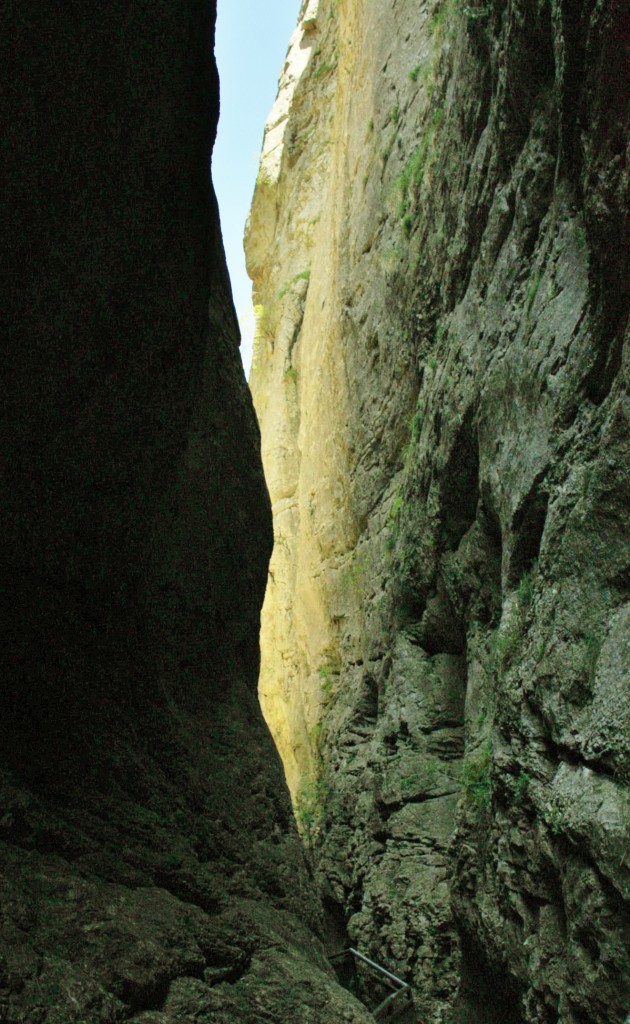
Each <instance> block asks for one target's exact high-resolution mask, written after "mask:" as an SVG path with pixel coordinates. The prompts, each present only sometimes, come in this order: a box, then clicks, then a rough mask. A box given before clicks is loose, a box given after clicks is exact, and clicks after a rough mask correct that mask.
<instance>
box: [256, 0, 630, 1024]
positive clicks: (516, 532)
mask: <svg viewBox="0 0 630 1024" xmlns="http://www.w3.org/2000/svg"><path fill="white" fill-rule="evenodd" d="M309 7H310V5H309ZM306 13H307V5H306V4H304V5H303V7H302V14H301V21H300V23H299V25H298V29H297V33H296V35H295V36H294V39H293V43H292V47H293V49H294V50H295V51H296V52H299V53H300V55H301V62H300V63H299V64H297V63H296V64H295V70H294V66H293V65H292V63H291V61H289V63H288V64H287V65H286V66H285V69H284V72H283V77H282V79H281V83H280V94H279V99H278V106H277V108H276V110H275V113H274V115H273V116H272V120H271V121H270V123H269V125H268V128H267V132H266V136H265V146H264V151H263V156H262V161H261V168H260V175H259V179H258V184H257V189H256V193H255V196H254V201H253V206H252V211H251V216H250V222H249V226H248V231H247V234H246V250H247V254H248V261H249V269H250V273H251V276H252V279H253V282H254V295H255V301H256V303H257V308H258V330H257V339H256V347H255V357H254V359H255V362H254V368H253V371H252V377H251V385H252V390H253V394H254V402H255V405H256V409H257V412H258V416H259V421H260V424H261V431H262V451H263V462H264V465H265V470H266V476H267V480H268V485H269V489H270V494H271V500H272V506H273V513H274V523H275V548H274V553H273V556H272V560H271V565H270V576H269V583H268V589H267V596H266V599H265V605H264V609H263V623H262V669H261V682H260V692H261V699H262V703H263V708H264V711H265V715H266V717H267V720H268V722H269V724H270V727H271V730H272V733H273V735H274V738H275V740H276V743H277V745H278V748H279V750H280V752H281V755H282V758H283V761H284V764H285V770H286V775H287V780H288V782H289V786H290V789H291V791H292V795H293V800H294V806H295V809H296V813H297V817H298V823H299V825H300V829H301V831H302V834H303V837H304V839H305V840H306V842H307V844H308V846H309V847H310V850H311V856H312V859H313V862H314V864H315V866H316V870H317V873H318V876H319V879H320V883H321V887H322V891H323V893H324V896H325V899H326V902H327V905H328V908H329V910H331V911H334V912H336V914H337V916H338V919H339V920H341V919H343V921H345V924H346V926H347V930H348V933H349V936H350V938H351V939H352V941H353V943H354V944H355V945H358V946H359V947H360V948H362V949H363V950H364V951H365V952H366V953H369V954H372V955H373V956H374V957H375V959H377V960H378V961H380V962H382V963H385V964H388V965H389V966H390V967H391V968H393V969H395V970H396V971H397V972H399V973H401V974H403V975H404V976H405V977H406V978H407V979H408V980H410V981H412V982H413V984H414V985H415V987H416V991H417V1005H418V1010H419V1015H420V1018H421V1019H422V1020H423V1021H424V1022H426V1024H437V1022H447V1021H450V1022H458V1024H463V1022H470V1024H472V1022H475V1024H477V1022H478V1024H486V1022H494V1021H502V1022H506V1021H507V1022H515V1024H525V1022H526V1024H587V1022H588V1024H621V1022H622V1021H624V1020H625V1017H626V1014H627V1012H628V1009H629V1007H630V961H629V952H628V951H629V949H630V931H629V926H628V922H629V921H630V913H629V912H628V910H629V908H628V902H629V900H630V875H629V856H630V855H629V850H630V829H629V823H630V794H629V789H628V784H629V782H630V685H629V683H630V629H629V626H630V605H629V601H630V529H629V528H630V458H629V455H630V442H629V438H630V431H629V429H628V428H629V423H630V397H629V395H628V361H629V351H628V312H629V297H630V296H629V288H630V244H629V243H630V230H629V207H630V185H629V178H628V173H629V172H628V158H629V156H630V151H629V140H630V116H629V99H630V60H629V53H630V17H629V15H628V8H627V4H625V3H622V2H621V0H611V2H608V3H603V2H599V0H467V2H463V0H440V2H437V3H435V2H429V0H420V2H417V0H320V2H319V5H318V9H317V12H316V18H315V21H314V22H312V21H310V20H309V21H308V23H307V21H306ZM281 119H282V120H281ZM280 123H281V130H279V128H278V126H279V125H280Z"/></svg>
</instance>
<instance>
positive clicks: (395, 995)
mask: <svg viewBox="0 0 630 1024" xmlns="http://www.w3.org/2000/svg"><path fill="white" fill-rule="evenodd" d="M348 957H352V958H353V959H354V960H359V961H360V962H361V963H363V964H366V966H367V967H369V968H370V969H371V970H372V971H376V972H378V974H381V975H383V978H382V979H381V981H382V982H383V983H384V984H386V985H388V986H389V987H390V988H391V987H393V986H394V985H395V986H396V991H395V992H391V993H390V994H389V995H388V996H386V998H385V999H384V1000H383V1002H382V1003H379V1005H378V1006H377V1007H376V1009H374V1010H372V1014H373V1016H374V1017H375V1018H376V1020H382V1019H384V1018H385V1017H389V1016H390V1013H391V1011H392V1009H393V1004H394V1002H395V1001H396V1000H397V999H399V997H400V996H402V997H403V999H404V1001H406V1002H408V1003H411V1001H412V995H411V988H410V986H409V985H408V984H407V982H406V981H403V980H402V978H398V977H397V976H396V975H395V974H392V972H391V971H388V970H387V969H386V968H385V967H381V965H380V964H377V963H376V962H375V961H374V960H370V958H369V957H367V956H365V955H364V954H363V953H360V952H359V950H358V949H354V947H353V946H350V947H349V948H348V949H344V950H342V952H340V953H335V954H334V955H333V956H331V957H329V960H330V961H331V962H334V961H335V960H342V959H348ZM397 1015H398V1014H397V1013H396V1016H397Z"/></svg>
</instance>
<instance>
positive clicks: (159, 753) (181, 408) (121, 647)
mask: <svg viewBox="0 0 630 1024" xmlns="http://www.w3.org/2000/svg"><path fill="white" fill-rule="evenodd" d="M213 33H214V6H213V4H212V3H210V2H207V3H202V2H196V0H176V2H169V3H166V2H160V0H157V2H154V3H151V4H145V3H132V4H129V3H128V2H116V0H108V2H104V3H102V4H99V5H98V8H97V9H96V8H94V5H87V7H86V5H85V4H76V3H71V4H70V5H69V6H68V5H67V6H66V7H65V8H64V10H63V13H62V12H61V11H55V10H53V9H52V8H48V7H46V6H45V5H44V6H42V7H41V8H39V7H37V5H23V4H9V5H5V8H4V10H3V13H2V26H1V32H0V36H1V39H2V42H1V44H0V46H1V48H2V55H1V60H2V67H3V76H4V78H5V90H4V93H3V103H4V104H5V111H6V113H7V115H8V116H7V122H6V123H7V125H8V130H7V134H6V137H5V141H4V144H3V151H2V152H3V164H4V170H5V174H4V176H3V181H4V187H3V196H2V209H3V212H2V222H3V240H2V242H3V244H2V260H3V267H2V270H3V275H2V276H3V302H2V318H3V323H4V327H3V334H4V341H3V350H2V362H3V366H2V373H3V378H2V402H1V403H0V404H1V409H0V417H1V422H2V426H1V429H0V436H1V438H2V444H1V463H2V480H1V484H0V487H1V490H0V508H1V511H2V519H1V523H2V526H1V529H0V567H1V580H2V582H1V597H2V642H1V644H0V705H1V713H0V771H1V777H0V1019H2V1021H3V1022H6V1024H18V1022H20V1024H36V1022H43V1021H46V1022H48V1024H70V1022H77V1024H79V1022H80V1024H96V1022H101V1021H102V1022H108V1024H113V1022H119V1021H126V1020H134V1021H143V1022H144V1024H149V1022H151V1024H158V1022H159V1024H166V1022H168V1021H172V1020H177V1021H193V1020H194V1021H200V1020H212V1021H213V1022H221V1021H225V1022H226V1024H227V1022H228V1021H229V1022H230V1024H232V1022H234V1021H252V1020H254V1019H258V1015H259V1014H260V1013H264V1014H265V1019H266V1020H276V1021H284V1020H287V1019H294V1020H298V1019H306V1016H305V1015H307V1016H308V1019H309V1020H313V1021H321V1022H322V1024H324V1022H328V1021H330V1020H337V1019H342V1015H344V1016H343V1019H344V1020H356V1021H360V1020H363V1019H364V1016H363V1011H362V1010H361V1008H360V1007H359V1006H358V1004H356V1003H355V1002H354V1000H352V999H351V998H350V997H349V996H346V994H345V993H344V992H343V991H342V990H339V989H337V987H336V986H335V985H334V983H333V982H332V981H331V977H332V976H331V973H330V970H329V968H328V967H327V965H326V962H325V959H324V958H323V953H322V949H321V946H320V945H319V943H318V941H317V940H316V938H315V937H314V933H313V932H311V931H309V930H308V929H307V928H306V926H305V925H303V924H301V923H300V921H302V920H305V919H306V920H309V921H311V922H313V924H314V926H315V927H316V923H317V920H318V917H319V910H318V906H317V902H316V899H315V897H314V895H313V894H312V892H311V890H310V889H309V884H308V881H307V878H306V873H305V870H304V864H303V860H302V855H301V852H300V848H299V843H298V841H297V837H296V834H295V830H294V827H293V823H292V819H291V815H290V810H289V803H288V796H287V793H286V790H285V787H284V783H283V781H282V778H281V769H280V765H279V761H278V759H277V755H276V753H275V750H274V748H273V745H272V743H271V740H270V737H269V735H268V732H267V730H266V728H265V726H264V725H263V723H262V719H261V717H260V712H259V709H258V705H257V699H256V692H255V688H256V678H257V673H258V661H259V653H258V627H259V611H260V605H261V602H262V598H263V591H264V584H265V578H266V571H267V561H268V557H269V552H270V548H271V520H270V513H269V502H268V497H267V491H266V487H265V483H264V479H263V475H262V468H261V465H260V458H259V434H258V428H257V426H256V422H255V418H254V415H253V410H252V407H251V401H250V398H249V393H248V391H247V388H246V386H245V382H244V379H243V374H242V370H241V368H240V360H239V356H238V341H239V339H238V329H237V325H236V319H235V315H234V310H233V305H232V301H231V295H230V287H229V282H228V279H227V273H226V269H225V262H224V257H223V251H222V244H221V238H220V233H219V221H218V213H217V209H216V204H215V201H214V198H213V193H212V187H211V183H210V177H209V161H210V153H211V147H212V143H213V139H214V130H215V124H216V118H217V112H218V82H217V76H216V71H215V67H214V62H213V59H212V45H213ZM296 914H298V915H299V920H298V917H296V916H295V915H296Z"/></svg>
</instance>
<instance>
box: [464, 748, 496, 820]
mask: <svg viewBox="0 0 630 1024" xmlns="http://www.w3.org/2000/svg"><path fill="white" fill-rule="evenodd" d="M491 771H492V751H491V749H490V745H489V744H488V743H484V744H483V745H482V746H481V747H480V748H479V750H478V751H477V752H476V753H475V754H472V755H471V756H470V757H468V758H466V760H465V761H464V764H463V766H462V774H461V784H462V787H463V790H464V793H465V796H466V800H467V801H468V803H470V804H473V805H474V806H475V807H478V808H481V809H483V810H486V809H487V808H488V807H489V806H490V796H491V790H492V780H491Z"/></svg>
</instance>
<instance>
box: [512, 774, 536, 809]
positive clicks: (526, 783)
mask: <svg viewBox="0 0 630 1024" xmlns="http://www.w3.org/2000/svg"><path fill="white" fill-rule="evenodd" d="M531 783H532V777H531V775H528V773H527V772H519V776H518V778H517V780H516V783H515V786H514V803H516V804H524V803H526V802H527V799H528V797H529V788H530V786H531Z"/></svg>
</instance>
